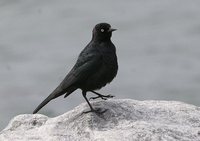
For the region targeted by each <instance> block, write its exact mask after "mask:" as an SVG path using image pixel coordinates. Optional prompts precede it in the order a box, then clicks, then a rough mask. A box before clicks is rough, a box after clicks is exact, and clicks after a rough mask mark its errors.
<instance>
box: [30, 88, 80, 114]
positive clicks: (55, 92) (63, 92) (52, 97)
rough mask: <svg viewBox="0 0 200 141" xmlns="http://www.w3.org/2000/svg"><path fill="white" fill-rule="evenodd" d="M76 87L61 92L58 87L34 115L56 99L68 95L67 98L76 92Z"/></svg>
mask: <svg viewBox="0 0 200 141" xmlns="http://www.w3.org/2000/svg"><path fill="white" fill-rule="evenodd" d="M76 89H77V88H76V87H69V88H68V89H67V90H61V89H60V87H57V88H56V89H55V90H54V91H53V92H52V93H51V94H50V95H49V96H48V97H47V98H46V99H45V100H44V101H42V103H41V104H40V105H39V106H38V107H37V108H36V109H35V110H34V111H33V114H35V113H37V112H38V111H39V110H40V109H41V108H42V107H44V106H45V105H46V104H47V103H49V101H51V100H52V99H55V98H57V97H59V96H61V95H63V94H65V93H66V95H65V98H66V97H67V96H68V95H70V94H71V93H72V92H73V91H75V90H76Z"/></svg>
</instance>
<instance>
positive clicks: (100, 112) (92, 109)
mask: <svg viewBox="0 0 200 141" xmlns="http://www.w3.org/2000/svg"><path fill="white" fill-rule="evenodd" d="M82 94H83V97H84V98H85V100H86V102H87V103H88V105H89V106H90V109H91V110H90V111H86V112H83V113H85V114H86V113H90V112H94V113H96V114H103V113H105V112H106V111H107V109H106V110H103V111H101V109H100V108H99V109H97V110H95V109H94V108H93V107H92V105H91V104H90V102H89V101H88V99H87V97H86V91H82Z"/></svg>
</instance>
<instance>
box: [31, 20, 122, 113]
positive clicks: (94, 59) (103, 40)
mask: <svg viewBox="0 0 200 141" xmlns="http://www.w3.org/2000/svg"><path fill="white" fill-rule="evenodd" d="M115 30H116V29H113V28H111V26H110V24H108V23H99V24H97V25H96V26H95V27H94V28H93V31H92V40H91V41H90V43H89V44H88V45H87V46H86V47H85V48H84V49H83V51H82V52H81V53H80V55H79V57H78V60H77V62H76V64H75V65H74V67H73V68H72V69H71V71H70V72H69V73H68V74H67V76H66V77H65V78H64V80H63V81H62V82H61V83H60V84H59V86H58V87H57V88H56V89H55V90H54V91H53V92H52V93H51V94H50V95H49V96H48V97H47V98H46V99H45V100H44V101H43V102H42V103H41V104H40V105H39V106H38V107H37V108H36V109H35V110H34V111H33V114H35V113H37V112H38V111H39V110H40V109H41V108H42V107H43V106H45V105H46V104H47V103H48V102H49V101H51V100H52V99H54V98H57V97H59V96H61V95H64V94H65V96H64V98H66V97H67V96H68V95H70V94H71V93H72V92H74V91H75V90H76V89H78V88H79V89H81V90H82V95H83V97H84V98H85V100H86V101H87V103H88V105H89V106H90V109H91V111H92V112H96V110H95V109H94V108H93V107H92V106H91V104H90V102H89V100H88V99H87V97H86V93H87V92H88V91H90V92H92V93H94V94H96V95H97V96H96V97H92V99H96V98H102V99H104V100H106V99H107V98H112V97H113V96H112V95H102V94H99V93H97V92H95V91H94V90H98V89H100V88H102V87H104V86H105V85H106V84H107V83H110V82H111V81H112V80H113V79H114V77H115V76H116V74H117V70H118V63H117V56H116V49H115V46H114V44H113V43H112V41H111V39H110V38H111V36H112V32H113V31H115Z"/></svg>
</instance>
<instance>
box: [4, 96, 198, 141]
mask: <svg viewBox="0 0 200 141" xmlns="http://www.w3.org/2000/svg"><path fill="white" fill-rule="evenodd" d="M92 105H93V106H94V107H95V108H101V110H105V109H108V110H107V111H105V112H104V113H103V114H99V115H98V114H95V113H87V114H86V113H83V112H84V111H87V110H89V107H88V105H87V104H86V103H83V104H81V105H79V106H78V107H76V108H74V109H73V110H71V111H69V112H67V113H65V114H63V115H60V116H58V117H55V118H49V117H47V116H44V115H41V114H35V115H32V114H26V115H19V116H16V117H14V118H13V119H12V120H11V121H10V123H9V125H8V126H7V127H6V128H5V129H4V130H3V131H1V132H0V141H79V140H80V141H200V108H199V107H196V106H193V105H189V104H185V103H182V102H175V101H136V100H131V99H124V100H107V101H94V102H93V103H92Z"/></svg>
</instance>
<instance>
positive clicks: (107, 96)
mask: <svg viewBox="0 0 200 141" xmlns="http://www.w3.org/2000/svg"><path fill="white" fill-rule="evenodd" d="M91 92H92V93H94V94H96V95H98V96H96V97H91V98H90V99H97V98H101V99H103V100H107V98H113V97H114V96H113V95H102V94H100V93H97V92H95V91H91Z"/></svg>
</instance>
